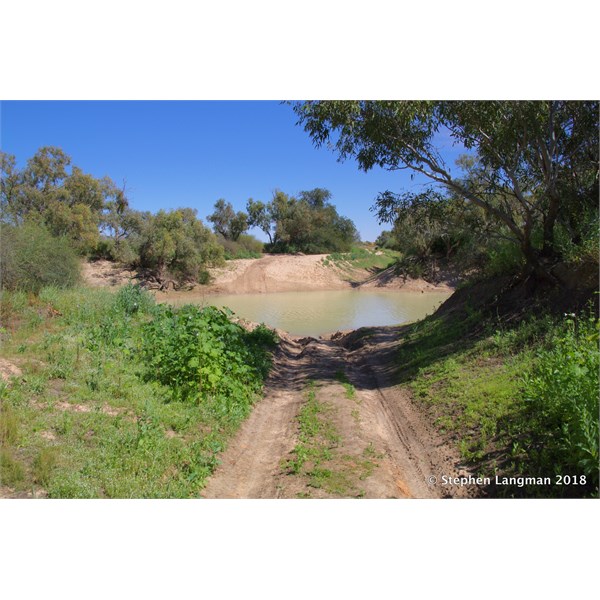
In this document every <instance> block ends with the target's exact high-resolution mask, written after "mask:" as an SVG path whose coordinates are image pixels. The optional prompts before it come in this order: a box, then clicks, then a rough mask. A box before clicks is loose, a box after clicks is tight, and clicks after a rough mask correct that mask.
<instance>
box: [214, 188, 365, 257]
mask: <svg viewBox="0 0 600 600" xmlns="http://www.w3.org/2000/svg"><path fill="white" fill-rule="evenodd" d="M331 198H332V194H331V192H330V191H329V190H326V189H323V188H315V189H313V190H309V191H302V192H300V193H299V194H298V196H297V197H294V196H290V195H288V194H286V193H284V192H282V191H280V190H277V191H276V192H275V193H274V194H273V198H272V200H271V201H270V202H267V203H264V202H261V201H258V200H253V199H252V198H250V199H249V200H248V202H247V204H246V212H242V211H239V212H235V211H234V210H233V207H232V205H231V204H230V203H229V202H226V201H225V200H223V199H220V200H218V201H217V202H216V204H215V206H214V208H215V210H214V212H213V213H212V214H211V215H209V216H208V220H209V221H210V222H211V223H213V228H214V230H215V233H217V234H218V235H220V236H222V237H223V238H225V239H226V240H229V241H232V242H236V241H238V240H239V239H241V236H242V235H243V234H244V233H245V232H246V231H248V229H249V228H251V227H258V228H259V229H260V230H261V231H263V232H264V233H265V235H266V236H267V237H268V238H269V242H268V243H267V244H266V246H265V249H266V250H267V251H268V252H275V253H277V252H302V253H304V254H321V253H329V252H347V251H349V250H350V248H351V247H352V245H353V244H355V243H356V242H357V241H359V240H360V237H359V234H358V231H357V230H356V227H355V225H354V223H353V222H352V221H351V220H350V219H348V218H347V217H342V216H340V215H339V214H338V212H337V210H336V208H335V206H334V205H333V204H331V202H330V200H331Z"/></svg>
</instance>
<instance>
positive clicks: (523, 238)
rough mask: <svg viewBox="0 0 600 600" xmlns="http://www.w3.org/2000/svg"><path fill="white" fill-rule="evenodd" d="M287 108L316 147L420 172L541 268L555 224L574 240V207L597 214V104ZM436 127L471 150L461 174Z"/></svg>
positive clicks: (552, 249) (552, 245)
mask: <svg viewBox="0 0 600 600" xmlns="http://www.w3.org/2000/svg"><path fill="white" fill-rule="evenodd" d="M293 109H294V111H295V112H296V114H297V116H298V118H299V120H298V124H300V125H303V126H304V129H305V130H306V131H307V132H308V134H309V135H310V137H311V139H312V140H313V142H314V143H315V145H317V146H321V145H323V144H327V145H328V146H329V147H330V148H331V149H332V150H334V151H335V152H337V154H338V157H339V159H340V160H344V159H347V158H350V157H352V158H355V159H356V160H357V161H358V165H359V167H360V168H361V169H362V170H364V171H368V170H369V169H371V168H373V167H374V166H375V165H378V166H380V167H381V168H384V169H387V170H390V171H396V170H401V169H409V170H412V171H413V172H416V173H421V174H423V175H425V176H426V177H427V178H428V179H429V180H430V181H431V182H432V183H433V184H439V185H441V186H443V187H445V188H446V189H448V190H450V191H451V192H452V193H453V194H455V195H457V196H459V197H461V198H463V199H464V200H465V201H467V202H469V203H472V204H474V205H476V206H478V207H480V208H481V209H483V210H484V211H485V212H486V213H487V214H488V215H489V216H490V217H491V218H493V220H494V222H495V223H496V225H497V228H496V229H497V233H498V234H499V235H504V236H506V237H508V238H509V239H511V240H512V241H514V242H515V243H516V244H518V247H519V248H520V250H521V252H522V253H523V255H524V257H525V259H526V262H527V265H528V267H529V268H530V269H531V270H534V271H536V272H537V273H539V274H540V275H546V276H547V275H548V273H547V270H546V269H545V266H544V265H545V264H546V263H547V262H549V261H552V260H556V259H558V258H559V257H560V253H561V250H560V247H559V244H557V230H558V229H559V228H560V229H561V236H563V237H564V235H567V236H570V239H571V241H573V242H574V243H577V238H578V236H579V235H580V229H579V227H578V224H577V222H576V215H577V214H583V213H585V214H587V213H590V212H591V213H593V215H594V217H595V216H597V199H598V102H595V101H590V102H569V101H564V102H563V101H544V102H537V101H536V102H534V101H531V102H515V101H498V102H484V101H455V102H428V101H427V102H426V101H312V102H299V103H295V104H294V105H293ZM441 132H445V133H447V134H448V135H449V136H450V137H451V139H452V140H453V142H455V143H459V144H462V145H463V146H464V147H465V148H466V150H467V152H469V153H470V156H471V158H470V160H468V161H465V162H463V163H462V165H460V167H461V168H460V173H459V175H455V174H453V173H452V171H451V169H450V167H449V166H448V165H447V164H446V163H445V162H444V159H443V157H442V155H441V154H440V152H439V150H438V148H437V147H436V135H437V134H439V133H441ZM392 196H393V193H392V192H389V191H387V192H385V193H384V194H382V195H381V196H380V197H379V199H378V200H377V204H378V205H379V206H380V207H381V206H382V204H385V202H387V203H388V205H389V202H390V199H391V198H392ZM431 201H435V196H432V197H431ZM388 214H390V213H388Z"/></svg>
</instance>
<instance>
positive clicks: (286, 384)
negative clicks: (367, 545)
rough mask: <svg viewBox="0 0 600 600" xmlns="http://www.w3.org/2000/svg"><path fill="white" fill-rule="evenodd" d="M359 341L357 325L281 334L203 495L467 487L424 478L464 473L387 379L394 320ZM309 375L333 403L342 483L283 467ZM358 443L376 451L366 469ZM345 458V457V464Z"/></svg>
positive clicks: (409, 492) (457, 493)
mask: <svg viewBox="0 0 600 600" xmlns="http://www.w3.org/2000/svg"><path fill="white" fill-rule="evenodd" d="M372 331H374V333H372V334H371V335H370V336H369V337H368V341H367V342H366V343H364V342H361V343H359V345H358V347H357V348H356V349H354V350H352V349H349V348H347V347H345V345H350V346H352V344H353V338H355V337H356V336H355V334H350V335H348V336H345V337H340V338H338V339H336V340H321V339H319V340H315V339H312V338H305V339H302V340H295V339H292V338H289V337H286V338H284V339H283V341H282V343H281V345H280V348H279V349H278V352H277V356H276V361H275V368H274V370H273V372H272V374H271V376H270V378H269V380H268V382H267V386H266V390H265V396H264V398H263V399H262V400H261V401H259V402H258V404H257V405H256V406H255V408H254V409H253V411H252V413H251V415H250V416H249V418H248V419H247V420H246V421H245V422H244V424H243V425H242V427H241V429H240V430H239V432H238V434H237V436H236V437H235V438H234V439H233V440H232V442H231V444H230V446H229V448H228V449H227V450H226V451H225V452H224V454H223V455H222V457H221V459H222V462H221V465H220V467H219V468H218V469H217V471H216V472H215V474H214V475H213V477H212V478H211V479H210V480H209V481H208V484H207V486H206V488H205V489H204V491H203V494H202V496H203V497H204V498H296V497H306V496H309V497H313V498H331V497H357V496H358V497H366V498H441V497H461V496H465V495H466V489H465V488H455V487H449V486H441V485H430V484H429V483H428V477H430V476H431V475H434V476H436V477H438V479H439V478H440V476H441V475H448V476H452V477H456V476H460V475H466V474H467V473H466V471H465V470H464V469H462V468H461V467H460V465H459V463H460V461H459V457H458V455H457V454H456V452H455V451H454V450H452V449H451V448H449V447H447V446H446V445H445V444H443V443H442V442H441V440H440V438H439V437H438V436H437V435H436V434H435V432H434V431H433V430H432V428H430V427H429V426H428V425H427V424H426V421H425V419H424V418H423V417H422V416H421V415H420V414H419V412H418V411H417V409H416V408H415V406H414V405H413V403H412V401H411V398H410V395H409V393H408V392H407V391H406V390H404V389H402V388H399V387H394V386H391V385H390V384H389V379H390V375H391V373H390V372H389V370H386V369H385V368H383V367H382V365H390V364H392V363H391V362H390V360H391V359H392V358H393V357H392V356H391V355H392V354H393V353H394V351H395V346H396V343H397V342H396V340H397V337H398V328H389V327H382V328H377V329H375V330H372ZM340 371H341V372H345V374H346V376H347V377H348V379H349V380H350V382H351V383H352V384H353V385H354V388H355V390H356V395H355V396H354V397H353V398H352V399H349V398H348V397H347V396H346V394H345V393H344V388H343V386H342V384H341V383H340V382H339V381H337V380H336V373H339V372H340ZM309 381H314V382H315V389H316V390H317V395H318V398H319V400H320V401H321V402H323V403H324V404H325V405H327V407H328V408H329V409H330V410H331V414H332V419H333V422H334V425H335V427H336V429H337V431H338V433H339V434H340V442H339V446H338V447H336V448H335V451H334V452H335V456H337V457H339V459H337V461H336V459H335V457H334V459H333V460H332V461H331V463H330V465H329V466H330V467H331V468H332V469H334V470H335V469H336V468H338V467H339V468H340V469H344V478H345V483H346V487H345V491H343V492H342V493H339V492H338V493H331V492H328V491H327V490H326V489H323V488H315V487H313V486H311V484H310V482H309V481H308V479H307V477H306V476H302V475H298V474H291V473H290V472H289V470H288V469H286V468H285V464H286V461H288V460H289V459H290V457H291V456H292V451H293V449H294V447H295V446H296V444H297V443H298V434H299V425H298V422H297V415H298V412H299V410H300V408H301V407H302V405H303V403H305V402H306V399H307V393H306V391H307V386H308V384H309ZM366 450H370V451H371V453H372V455H374V456H376V458H375V459H373V461H372V463H373V464H374V468H373V469H372V472H369V474H368V476H365V472H362V475H361V472H360V469H359V468H358V467H356V468H354V469H352V468H351V467H352V466H353V465H354V466H356V465H360V464H361V461H362V462H364V456H365V452H366ZM349 465H350V466H349Z"/></svg>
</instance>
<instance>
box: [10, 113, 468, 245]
mask: <svg viewBox="0 0 600 600" xmlns="http://www.w3.org/2000/svg"><path fill="white" fill-rule="evenodd" d="M0 110H1V112H0V147H1V148H2V150H4V151H5V152H8V153H9V154H14V155H15V156H16V158H17V162H18V163H19V165H21V166H23V165H24V164H25V162H26V160H27V159H28V158H29V157H31V156H32V155H33V154H34V153H35V151H36V150H37V149H38V148H40V147H41V146H46V145H51V146H59V147H60V148H62V149H63V150H64V151H65V152H66V153H67V154H68V155H69V156H71V158H72V160H73V164H74V165H77V166H79V167H81V168H82V169H83V170H84V171H85V172H87V173H91V174H93V175H95V176H97V177H100V176H103V175H108V176H109V177H111V178H112V179H113V180H114V181H115V182H116V183H118V184H121V183H122V182H123V180H125V181H126V182H127V188H128V190H129V198H130V202H131V205H132V206H133V208H136V209H138V210H150V211H152V212H156V211H157V210H159V209H160V208H165V209H169V208H177V207H180V206H189V207H193V208H196V209H197V210H198V216H199V217H200V218H201V219H202V220H204V221H205V220H206V216H207V215H208V214H210V213H211V212H212V207H213V205H214V203H215V202H216V200H218V199H219V198H225V199H226V200H227V201H229V202H231V203H232V204H233V206H234V207H235V209H236V210H243V209H244V207H245V204H246V201H247V199H248V198H250V197H251V198H254V199H255V200H262V201H269V200H270V199H271V197H272V193H273V191H274V190H275V189H281V190H283V191H284V192H286V193H288V194H292V195H294V194H297V193H298V192H299V191H301V190H310V189H312V188H315V187H323V188H327V189H329V190H330V191H331V192H332V194H333V198H332V202H333V204H335V205H336V207H337V209H338V212H339V213H340V214H342V215H344V216H347V217H350V218H351V219H352V220H353V221H354V223H355V225H356V227H357V228H358V230H359V232H360V234H361V238H362V239H363V240H369V241H374V240H375V238H376V237H377V235H378V234H379V232H380V231H381V230H382V229H383V228H384V227H382V226H380V225H378V223H377V221H376V219H375V217H374V215H373V213H371V212H370V211H369V208H370V207H371V206H372V205H373V201H374V199H375V197H376V196H377V194H378V192H382V191H384V190H386V189H390V190H392V191H395V192H400V191H404V190H407V189H415V186H417V185H418V182H419V179H417V178H415V180H414V181H411V179H410V175H409V173H406V172H397V173H389V172H386V171H384V170H381V169H379V168H375V169H373V170H372V171H370V172H368V173H364V172H362V171H359V170H358V168H357V165H356V163H355V162H354V161H347V162H345V163H339V162H337V160H336V156H335V154H334V153H333V152H331V151H329V150H327V149H326V148H321V149H316V148H314V146H313V145H312V143H311V141H310V139H309V137H308V134H306V133H305V132H304V131H303V129H302V127H300V126H297V125H295V123H296V116H295V114H294V112H293V110H292V108H291V106H289V105H282V104H280V103H279V102H273V101H222V102H220V101H187V102H186V101H172V102H158V101H156V102H153V101H139V102H137V101H115V102H109V101H81V102H75V101H71V102H67V101H56V102H45V101H30V102H20V101H8V102H7V101H4V102H2V103H1V107H0ZM458 152H459V151H458V150H456V149H454V148H451V146H450V144H449V143H448V140H446V149H445V151H444V154H445V155H446V157H447V159H448V163H449V164H453V160H454V158H455V156H456V155H457V154H458ZM253 233H255V234H258V237H260V238H261V239H264V236H263V235H262V233H259V232H257V231H254V232H253Z"/></svg>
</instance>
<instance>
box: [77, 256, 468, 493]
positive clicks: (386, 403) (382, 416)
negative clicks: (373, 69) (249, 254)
mask: <svg viewBox="0 0 600 600" xmlns="http://www.w3.org/2000/svg"><path fill="white" fill-rule="evenodd" d="M323 257H324V255H318V256H285V255H277V256H273V255H272V256H269V255H267V256H265V257H263V258H261V259H243V260H236V261H229V262H228V264H227V266H226V267H225V268H223V269H215V270H213V277H214V283H213V284H212V285H210V286H200V288H202V290H201V293H202V294H205V293H206V294H211V293H230V294H231V293H237V294H243V293H268V292H278V291H310V290H327V289H329V290H331V289H343V288H349V287H351V284H350V283H349V282H348V281H346V280H345V279H344V276H343V274H342V273H340V272H339V271H338V270H337V269H335V268H332V267H327V266H325V265H324V264H323V261H322V259H323ZM133 275H134V274H132V273H130V272H125V271H122V272H119V270H118V269H115V268H114V267H113V266H112V265H110V264H104V263H103V262H102V261H99V262H98V263H94V264H90V265H88V266H87V267H86V272H85V278H86V280H87V281H88V283H89V284H90V285H112V286H114V285H121V284H123V283H126V282H127V281H129V280H131V278H132V276H133ZM368 275H369V273H368V272H367V271H364V273H363V276H364V278H365V285H366V286H368V287H371V286H377V287H391V288H394V289H405V290H419V291H424V292H425V291H429V290H440V289H443V290H448V289H450V288H449V287H448V286H446V285H442V286H435V285H432V284H430V283H427V282H425V281H422V280H408V281H405V280H398V278H393V277H392V278H390V277H387V276H386V272H383V273H382V275H383V277H368ZM346 276H347V274H346ZM357 279H360V273H357ZM198 293H199V291H198V289H196V290H192V291H190V292H173V291H170V292H167V293H164V292H158V293H157V294H158V295H159V298H160V300H161V301H164V300H167V301H168V299H169V296H170V295H172V296H174V297H178V299H179V300H185V299H186V298H187V296H188V295H189V296H190V301H193V300H195V299H197V296H198ZM400 334H401V328H400V327H379V328H370V329H369V334H368V335H367V336H365V335H364V332H362V333H361V330H358V331H357V332H352V333H349V334H347V335H345V336H342V335H338V336H334V337H335V339H330V340H325V339H318V340H317V339H313V338H305V339H295V338H293V337H291V336H288V335H286V334H285V333H283V334H282V341H281V343H280V345H279V348H278V350H277V352H276V355H275V361H274V368H273V370H272V373H271V375H270V377H269V379H268V381H267V384H266V387H265V394H264V398H263V399H262V400H260V401H259V402H257V404H256V405H255V407H254V409H253V410H252V413H251V414H250V416H249V417H248V419H247V420H246V421H245V422H244V423H243V424H242V426H241V428H240V430H239V431H238V434H237V435H236V436H235V438H234V439H233V440H232V441H231V443H230V445H229V447H228V449H227V450H226V451H225V452H224V453H223V454H222V456H221V465H220V467H219V468H218V469H217V471H216V472H215V474H214V475H213V476H212V478H210V479H209V481H208V483H207V486H206V488H205V489H204V490H203V494H202V496H203V497H205V498H296V497H306V496H309V497H313V498H327V497H367V498H407V497H409V498H410V497H412V498H440V497H463V496H465V495H466V493H467V492H466V488H464V487H463V488H455V487H449V486H441V485H439V484H438V485H430V484H429V483H428V478H429V477H431V476H435V477H437V478H438V480H439V479H440V478H441V476H442V475H447V476H450V477H456V476H461V475H467V474H468V473H467V472H466V470H465V469H463V468H462V467H461V466H460V460H459V457H458V454H457V452H456V451H455V450H454V449H452V448H451V447H450V446H448V445H447V444H445V443H443V441H442V440H441V438H440V437H439V435H438V434H436V432H435V430H434V428H433V427H431V426H430V425H429V423H428V420H427V418H426V417H424V416H423V415H421V414H420V412H419V410H418V409H417V408H416V405H415V404H414V403H413V401H412V399H411V396H410V392H409V391H408V390H407V389H405V388H402V387H399V386H394V385H392V383H391V382H392V381H393V380H394V379H393V372H392V368H393V365H394V364H395V354H396V348H397V345H398V343H399V338H400ZM340 374H343V375H344V376H345V377H347V379H348V380H349V382H350V383H351V384H352V385H353V386H354V389H355V394H354V396H353V397H352V398H349V397H348V396H347V394H346V390H345V389H344V386H343V385H342V383H341V382H340V381H339V378H340V377H339V375H340ZM310 382H314V390H315V393H316V396H317V398H318V401H319V402H320V403H321V404H322V405H323V406H324V407H325V408H326V410H327V413H328V415H329V417H328V418H329V419H330V421H331V423H330V425H331V426H332V427H334V428H335V430H336V431H337V433H338V434H339V435H338V437H339V442H336V444H335V447H332V449H331V455H332V456H331V460H329V461H328V464H327V468H328V469H329V470H330V471H331V472H337V474H338V475H339V479H340V480H343V486H340V487H338V489H337V490H331V489H330V490H327V489H326V487H324V486H315V484H314V481H312V482H311V481H310V479H309V478H308V477H307V474H306V473H290V469H289V468H287V467H286V465H289V461H290V460H291V459H292V458H293V456H294V448H295V447H296V445H297V444H298V441H299V432H300V426H299V423H298V413H299V411H300V410H301V408H302V406H303V405H305V403H306V402H307V395H308V387H309V384H310ZM469 487H472V486H469Z"/></svg>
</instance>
